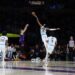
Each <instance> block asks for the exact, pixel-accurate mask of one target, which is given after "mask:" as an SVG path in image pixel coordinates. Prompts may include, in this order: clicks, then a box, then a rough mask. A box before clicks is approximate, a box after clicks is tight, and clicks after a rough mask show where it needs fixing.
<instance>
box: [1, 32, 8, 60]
mask: <svg viewBox="0 0 75 75" xmlns="http://www.w3.org/2000/svg"><path fill="white" fill-rule="evenodd" d="M6 35H7V34H6V32H5V31H3V33H2V36H0V51H2V60H3V61H4V59H5V57H6V50H7V46H8V37H7V36H6Z"/></svg>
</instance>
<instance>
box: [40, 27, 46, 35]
mask: <svg viewBox="0 0 75 75" xmlns="http://www.w3.org/2000/svg"><path fill="white" fill-rule="evenodd" d="M40 33H41V35H46V29H45V28H44V27H43V26H42V27H41V29H40Z"/></svg>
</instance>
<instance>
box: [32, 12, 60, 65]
mask: <svg viewBox="0 0 75 75" xmlns="http://www.w3.org/2000/svg"><path fill="white" fill-rule="evenodd" d="M32 15H33V16H34V17H35V18H36V20H37V23H38V24H39V26H40V33H41V38H42V41H43V43H44V46H45V48H46V56H45V60H44V61H45V65H46V66H47V65H48V64H47V63H48V61H47V60H48V57H49V54H52V52H53V50H54V48H55V46H56V43H57V38H56V37H53V36H49V37H48V36H47V33H46V30H49V31H55V30H59V29H60V28H53V29H50V28H45V27H44V25H45V24H44V25H42V24H41V23H40V21H39V19H38V17H37V15H36V14H35V12H32Z"/></svg>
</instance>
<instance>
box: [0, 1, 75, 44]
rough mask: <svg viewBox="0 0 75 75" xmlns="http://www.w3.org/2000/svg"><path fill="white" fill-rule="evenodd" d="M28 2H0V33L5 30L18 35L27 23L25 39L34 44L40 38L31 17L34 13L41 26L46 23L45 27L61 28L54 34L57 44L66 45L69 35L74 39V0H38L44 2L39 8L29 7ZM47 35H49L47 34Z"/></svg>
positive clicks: (35, 23) (34, 21)
mask: <svg viewBox="0 0 75 75" xmlns="http://www.w3.org/2000/svg"><path fill="white" fill-rule="evenodd" d="M28 1H29V0H0V32H2V31H4V30H6V31H7V32H11V33H18V34H19V32H20V29H21V28H22V27H24V26H25V24H26V23H29V24H30V26H29V29H28V31H27V33H26V35H27V39H28V41H29V40H30V42H33V41H32V40H34V42H36V40H39V38H40V32H39V26H38V25H37V22H36V20H35V18H34V17H33V16H32V15H31V12H32V11H35V12H36V13H37V15H38V17H39V19H40V21H41V22H42V24H43V23H46V27H51V28H53V27H59V28H61V30H60V31H56V32H55V36H56V37H57V38H58V41H59V42H61V43H64V42H65V43H66V41H67V40H68V39H69V36H70V35H73V36H74V37H75V0H40V1H45V4H44V5H40V6H38V5H37V6H35V5H30V4H29V3H28ZM48 34H49V35H51V34H50V33H49V32H48ZM31 38H32V39H31ZM17 39H19V38H17Z"/></svg>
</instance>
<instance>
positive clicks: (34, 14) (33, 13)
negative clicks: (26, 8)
mask: <svg viewBox="0 0 75 75" xmlns="http://www.w3.org/2000/svg"><path fill="white" fill-rule="evenodd" d="M32 15H33V16H34V17H35V18H36V20H37V23H38V25H39V26H40V27H42V26H43V25H42V23H41V22H40V21H39V19H38V17H37V15H36V13H35V12H32Z"/></svg>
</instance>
